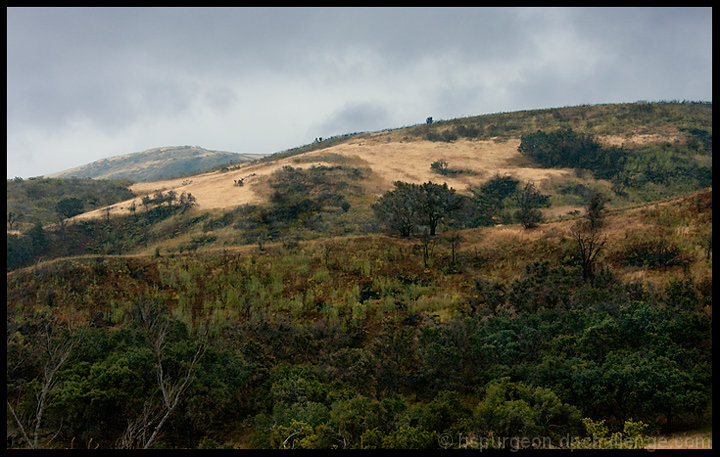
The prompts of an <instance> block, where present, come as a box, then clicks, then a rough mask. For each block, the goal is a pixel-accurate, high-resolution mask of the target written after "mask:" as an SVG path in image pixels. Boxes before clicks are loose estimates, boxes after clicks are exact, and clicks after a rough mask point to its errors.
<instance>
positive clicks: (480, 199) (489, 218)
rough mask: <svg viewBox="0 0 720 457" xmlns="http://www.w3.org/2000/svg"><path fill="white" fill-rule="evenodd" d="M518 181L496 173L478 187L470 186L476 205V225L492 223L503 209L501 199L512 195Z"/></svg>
mask: <svg viewBox="0 0 720 457" xmlns="http://www.w3.org/2000/svg"><path fill="white" fill-rule="evenodd" d="M518 184H520V181H518V180H517V179H515V178H513V177H512V176H500V175H499V174H496V175H495V176H493V177H492V178H491V179H490V180H489V181H487V182H486V183H485V184H483V185H482V186H480V187H478V188H471V189H470V192H471V193H472V194H473V200H474V201H475V205H476V207H477V215H476V216H475V224H476V225H494V224H495V223H496V222H497V221H498V219H499V217H500V214H501V211H502V209H503V201H504V200H505V199H506V198H508V197H510V196H511V195H513V194H514V193H515V192H516V190H517V186H518Z"/></svg>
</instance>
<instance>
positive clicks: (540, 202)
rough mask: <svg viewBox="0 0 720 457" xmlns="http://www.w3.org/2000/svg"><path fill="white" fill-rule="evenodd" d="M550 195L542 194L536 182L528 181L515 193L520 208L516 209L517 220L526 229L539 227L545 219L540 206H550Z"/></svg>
mask: <svg viewBox="0 0 720 457" xmlns="http://www.w3.org/2000/svg"><path fill="white" fill-rule="evenodd" d="M548 198H549V196H548V195H545V194H542V193H541V192H540V191H539V190H538V189H537V188H536V187H535V184H533V183H531V182H528V183H526V184H525V186H523V188H522V189H521V190H519V191H518V192H517V193H516V194H515V201H516V202H517V205H518V209H517V210H516V211H515V215H514V216H515V220H517V221H518V222H519V223H521V224H522V226H523V227H524V228H526V229H528V228H533V227H537V225H538V224H539V223H540V222H542V221H543V215H542V212H540V210H539V209H538V208H539V207H544V206H548Z"/></svg>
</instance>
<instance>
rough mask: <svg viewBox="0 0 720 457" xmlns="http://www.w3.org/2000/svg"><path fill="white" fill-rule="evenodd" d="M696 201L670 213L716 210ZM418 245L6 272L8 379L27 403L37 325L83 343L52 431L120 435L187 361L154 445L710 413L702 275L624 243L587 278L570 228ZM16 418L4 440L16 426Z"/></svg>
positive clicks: (394, 439) (361, 243)
mask: <svg viewBox="0 0 720 457" xmlns="http://www.w3.org/2000/svg"><path fill="white" fill-rule="evenodd" d="M697 208H698V207H697V205H696V203H695V202H692V201H688V202H687V203H684V204H683V206H682V207H679V208H678V209H677V210H676V212H675V213H674V214H675V216H673V217H680V216H679V215H680V214H686V216H685V217H689V216H687V214H695V216H693V217H695V218H707V217H709V214H708V213H707V211H709V210H708V209H703V208H707V206H705V207H702V206H701V207H700V209H701V212H700V213H694V212H692V211H695V210H696V209H697ZM687 211H691V213H687ZM413 246H414V244H413V243H407V242H402V241H401V240H397V241H394V240H392V239H388V238H378V237H367V238H357V239H344V240H336V241H333V242H329V241H328V242H315V243H308V244H301V245H299V246H293V247H283V246H282V245H272V246H270V245H268V246H265V248H264V249H263V250H262V251H261V250H258V249H251V250H250V252H248V253H247V254H241V253H234V252H232V251H226V252H218V253H216V254H209V253H208V254H205V255H201V256H198V255H193V256H175V255H173V256H171V257H166V256H161V257H157V258H154V259H153V258H128V259H121V258H115V259H111V258H101V257H98V258H96V259H86V260H79V259H78V260H72V261H56V262H53V263H48V264H47V265H45V266H41V267H38V268H37V269H35V270H34V271H25V272H22V273H14V274H12V275H10V276H8V304H9V308H8V311H9V313H8V328H9V332H10V333H9V337H8V338H9V339H8V341H9V346H8V350H9V354H11V355H12V357H11V360H16V361H21V360H24V361H25V362H24V363H17V364H15V365H13V364H11V366H10V367H9V372H8V379H9V390H8V392H9V400H10V402H11V404H12V405H13V407H14V408H15V410H16V411H17V414H18V416H19V417H25V418H29V417H32V411H34V409H33V408H34V407H35V406H36V404H35V402H34V399H35V398H36V397H35V396H34V395H33V392H39V391H41V390H42V387H43V385H42V380H43V376H42V373H43V367H45V366H47V365H46V362H47V361H48V360H51V359H52V355H53V354H57V351H56V352H51V353H45V352H44V351H45V347H48V346H43V345H40V344H35V343H34V341H36V340H38V339H42V338H49V341H52V342H53V344H55V345H56V346H52V347H59V348H62V347H65V346H63V343H65V344H68V343H66V342H67V341H73V342H74V345H73V346H72V351H70V355H69V357H68V358H67V361H66V362H65V363H64V364H63V365H62V366H61V367H60V368H59V369H58V371H57V374H56V382H55V383H54V384H53V386H52V388H51V389H49V390H48V393H47V397H46V398H47V400H46V401H47V408H46V411H45V415H44V416H43V419H42V421H43V422H42V427H41V430H42V433H41V434H40V437H41V440H42V439H43V438H44V439H47V438H50V437H52V436H53V435H54V434H55V433H56V432H57V431H58V430H59V433H58V436H57V438H56V441H55V442H54V443H55V445H60V446H68V445H69V443H70V442H72V441H73V439H74V443H75V445H77V446H81V445H82V446H85V445H86V444H87V443H90V442H91V439H92V443H94V444H99V445H100V446H103V447H105V446H110V447H112V446H119V445H121V444H122V443H123V441H122V440H123V437H125V438H127V436H126V435H127V432H128V427H129V425H128V424H137V423H139V422H142V421H141V419H142V413H143V411H144V410H143V407H144V406H147V407H148V408H150V410H151V411H157V414H158V416H157V417H160V416H161V415H162V414H161V413H162V412H163V411H164V409H163V406H162V401H161V397H162V395H161V394H160V387H159V385H158V381H157V372H158V366H161V367H162V369H163V373H164V374H165V380H166V381H165V382H166V383H167V385H169V386H173V385H174V386H177V385H180V384H181V381H182V380H183V379H184V376H185V375H186V374H187V373H188V370H189V369H190V368H191V367H192V370H191V377H190V379H191V381H190V382H188V384H187V386H186V389H185V390H183V391H182V392H183V393H182V395H181V396H180V399H179V401H178V403H177V406H176V407H175V409H174V410H173V411H172V414H170V415H169V416H168V419H167V421H166V422H165V424H164V426H163V428H162V432H161V434H160V435H159V436H158V437H157V441H156V442H155V443H154V445H157V446H171V447H197V446H205V447H211V446H225V445H227V446H237V445H241V444H242V445H245V446H253V447H293V446H294V447H335V446H337V447H431V448H432V447H435V448H436V447H440V446H445V445H447V446H452V447H457V444H458V442H457V439H456V438H454V441H450V442H445V441H443V440H444V439H446V438H445V437H447V436H452V437H457V436H463V437H465V439H466V440H467V442H466V443H465V444H472V443H473V442H475V441H473V440H477V439H478V437H487V436H490V434H494V436H498V437H500V436H504V437H516V438H518V437H523V436H526V437H528V436H529V437H533V436H537V437H548V438H547V439H549V440H550V442H552V443H553V445H560V444H561V440H562V439H563V437H566V436H580V437H583V436H587V433H588V432H587V430H586V429H585V426H584V424H583V421H582V418H584V417H587V418H589V419H591V420H592V421H593V422H592V423H598V422H599V421H603V420H604V421H605V422H604V423H605V425H606V426H607V427H609V430H610V431H622V430H623V428H624V425H625V422H626V421H627V420H630V419H631V418H632V420H633V421H635V422H633V423H631V425H632V424H637V423H638V422H637V421H640V422H642V423H644V424H646V425H648V427H649V428H648V429H646V430H645V432H646V433H654V432H658V431H672V430H678V429H682V428H684V427H689V426H698V425H701V424H705V423H707V421H708V420H710V419H709V418H710V416H709V414H710V402H711V398H712V390H711V379H712V339H711V314H710V311H709V310H710V309H711V304H712V287H711V280H710V279H709V278H704V277H693V276H688V275H687V274H686V275H683V274H682V270H681V269H676V270H672V271H675V272H676V273H674V275H675V276H673V279H671V280H670V281H669V282H667V283H666V284H665V285H662V286H653V285H652V284H650V283H642V282H627V281H623V280H620V279H619V278H618V277H617V276H616V275H615V274H613V273H612V271H613V270H614V269H617V268H622V265H623V263H622V261H617V262H615V261H613V260H612V259H614V258H615V257H616V256H615V254H616V253H618V254H619V253H621V252H625V251H624V249H623V247H622V246H620V245H618V246H613V247H609V248H608V249H610V252H609V254H612V255H609V256H608V260H607V262H606V263H605V264H604V268H603V269H602V270H601V271H600V272H599V273H598V274H597V275H596V276H595V278H594V279H593V280H592V281H584V280H583V277H582V274H581V269H580V267H579V265H578V264H577V263H575V261H574V260H572V252H574V251H573V249H572V248H571V247H569V246H568V249H569V250H568V251H563V250H562V249H560V250H558V249H557V248H558V247H560V246H562V243H557V242H555V243H550V242H548V241H547V240H542V241H539V242H537V243H529V244H528V245H526V246H516V247H515V248H514V249H510V250H509V249H508V246H496V247H493V248H485V249H484V251H483V252H482V254H481V255H480V257H478V254H477V253H476V252H473V251H471V250H464V251H462V252H461V253H460V254H459V255H458V262H459V268H458V269H457V270H455V271H458V273H452V274H448V273H445V272H444V271H446V270H445V269H444V268H443V266H444V265H448V264H449V262H450V259H449V250H448V249H443V250H442V252H440V251H438V252H436V253H435V257H434V262H433V264H432V265H431V266H430V268H425V266H424V265H423V262H422V260H421V254H420V253H419V252H418V251H416V250H415V248H414V247H413ZM443 248H445V246H443ZM695 252H698V251H695ZM523 253H525V254H523ZM506 256H512V257H513V258H514V259H515V261H516V262H517V261H520V259H524V260H525V261H526V263H525V268H524V269H523V271H522V272H520V273H519V274H517V275H516V277H515V278H514V279H512V280H503V279H502V278H501V277H500V276H498V274H497V273H498V272H497V270H496V268H497V264H498V263H502V260H501V259H502V258H505V257H506ZM541 259H545V260H541ZM694 262H696V263H697V262H701V263H702V262H704V260H699V259H697V258H695V260H694ZM666 268H667V267H666ZM40 285H42V287H39V286H40ZM153 313H155V314H156V315H157V316H159V317H158V318H157V319H158V322H164V327H163V328H164V329H165V330H166V333H165V337H164V340H163V342H162V345H161V346H157V345H155V344H154V343H153V341H156V340H155V339H154V338H157V336H153V335H154V334H153V333H152V331H151V330H152V328H151V327H152V326H151V325H149V322H151V321H152V319H151V318H149V317H148V315H150V316H151V317H152V315H153ZM47 322H52V323H53V326H50V327H48V326H46V325H45V323H47ZM48 329H53V330H52V332H51V334H50V335H46V333H47V332H48ZM157 347H161V351H160V352H159V353H158V354H156V353H155V350H156V349H155V348H157ZM199 349H200V350H199ZM196 354H201V356H200V357H199V359H198V360H197V361H196V362H193V360H194V358H195V357H196ZM23 413H24V414H25V415H24V416H22V414H23ZM154 418H155V416H152V417H149V418H148V421H150V422H152V420H156V422H153V423H152V424H157V419H154ZM138 421H139V422H138ZM61 423H62V427H61ZM152 424H151V425H152ZM9 429H10V432H9V435H8V440H9V441H8V445H11V446H16V445H23V443H24V441H23V440H24V438H23V437H22V433H21V432H20V431H19V430H18V427H17V426H16V425H15V424H13V423H12V421H11V422H9ZM441 437H442V438H441ZM516 442H517V441H516ZM92 443H91V445H94V444H92ZM136 445H137V442H136ZM506 445H508V443H506Z"/></svg>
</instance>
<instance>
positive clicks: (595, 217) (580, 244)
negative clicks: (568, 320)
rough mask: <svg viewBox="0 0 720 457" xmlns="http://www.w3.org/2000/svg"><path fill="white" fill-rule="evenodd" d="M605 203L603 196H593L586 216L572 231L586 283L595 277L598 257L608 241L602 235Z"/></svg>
mask: <svg viewBox="0 0 720 457" xmlns="http://www.w3.org/2000/svg"><path fill="white" fill-rule="evenodd" d="M605 202H606V199H605V197H603V196H602V195H601V194H599V193H595V194H593V195H592V196H591V197H590V200H589V202H588V203H587V205H586V212H585V215H584V216H583V218H582V219H580V220H578V221H577V222H576V223H575V225H573V227H572V228H571V230H570V232H571V234H572V237H573V239H574V240H575V242H576V244H577V254H578V257H579V259H580V266H581V268H582V275H583V280H584V281H589V280H591V279H592V278H593V277H594V273H595V271H594V270H595V263H596V261H597V256H598V254H600V251H601V250H602V248H603V247H604V246H605V242H606V241H607V238H605V237H603V236H602V233H601V232H602V228H603V225H604V223H605Z"/></svg>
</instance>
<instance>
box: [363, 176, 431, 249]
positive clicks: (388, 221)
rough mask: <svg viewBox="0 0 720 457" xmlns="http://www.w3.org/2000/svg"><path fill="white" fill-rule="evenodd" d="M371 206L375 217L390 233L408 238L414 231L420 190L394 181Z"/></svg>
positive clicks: (409, 184) (408, 184)
mask: <svg viewBox="0 0 720 457" xmlns="http://www.w3.org/2000/svg"><path fill="white" fill-rule="evenodd" d="M393 186H394V187H395V188H394V189H392V190H389V191H387V192H385V193H384V194H383V195H382V196H381V197H380V198H379V199H378V201H377V202H375V203H374V204H373V205H372V209H373V211H374V212H375V216H376V218H377V220H378V221H380V223H381V224H383V225H385V226H386V227H387V228H388V229H389V230H390V231H392V232H398V233H400V236H404V237H408V236H410V234H412V232H413V231H414V230H415V225H416V223H417V214H418V211H419V207H418V201H419V199H420V188H419V186H418V185H417V184H412V183H406V182H402V181H395V182H394V183H393Z"/></svg>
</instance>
